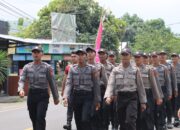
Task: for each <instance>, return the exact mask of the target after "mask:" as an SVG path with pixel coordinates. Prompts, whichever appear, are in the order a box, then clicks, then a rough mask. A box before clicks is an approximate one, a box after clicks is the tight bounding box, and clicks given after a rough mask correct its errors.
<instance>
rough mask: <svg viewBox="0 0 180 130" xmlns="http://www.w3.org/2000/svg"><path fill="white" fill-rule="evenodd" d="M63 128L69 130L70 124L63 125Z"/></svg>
mask: <svg viewBox="0 0 180 130" xmlns="http://www.w3.org/2000/svg"><path fill="white" fill-rule="evenodd" d="M63 128H64V129H66V130H71V122H67V124H66V125H64V126H63Z"/></svg>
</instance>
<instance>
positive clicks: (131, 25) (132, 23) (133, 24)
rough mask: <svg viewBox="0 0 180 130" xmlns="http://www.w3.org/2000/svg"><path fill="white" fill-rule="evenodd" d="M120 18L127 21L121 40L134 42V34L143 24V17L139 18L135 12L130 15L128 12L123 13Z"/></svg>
mask: <svg viewBox="0 0 180 130" xmlns="http://www.w3.org/2000/svg"><path fill="white" fill-rule="evenodd" d="M121 19H122V20H124V21H125V22H126V23H127V25H126V30H125V33H124V36H123V39H122V41H125V42H129V43H134V42H135V36H136V34H137V33H138V32H139V31H140V30H141V29H142V27H143V25H144V21H143V19H141V18H139V17H138V16H137V15H136V14H134V15H132V16H130V15H129V14H128V13H126V14H124V15H123V16H122V17H121Z"/></svg>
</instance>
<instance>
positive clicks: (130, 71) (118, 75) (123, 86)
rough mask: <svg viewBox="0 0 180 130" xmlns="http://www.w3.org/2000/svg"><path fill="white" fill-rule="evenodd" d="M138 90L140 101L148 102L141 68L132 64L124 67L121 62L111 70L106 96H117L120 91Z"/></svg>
mask: <svg viewBox="0 0 180 130" xmlns="http://www.w3.org/2000/svg"><path fill="white" fill-rule="evenodd" d="M136 91H137V92H138V96H139V99H140V102H141V103H146V102H147V98H146V92H145V88H144V85H143V81H142V77H141V74H140V71H139V69H138V68H137V67H136V66H133V65H131V64H130V65H129V66H128V67H127V68H124V67H123V66H122V64H120V65H119V66H118V67H115V68H114V69H113V70H112V72H111V75H110V77H109V80H108V85H107V89H106V92H105V96H104V98H107V97H112V96H117V94H118V92H136Z"/></svg>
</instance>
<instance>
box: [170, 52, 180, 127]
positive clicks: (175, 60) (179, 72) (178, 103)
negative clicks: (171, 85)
mask: <svg viewBox="0 0 180 130" xmlns="http://www.w3.org/2000/svg"><path fill="white" fill-rule="evenodd" d="M171 59H172V65H173V67H174V68H175V73H176V78H177V87H178V93H177V97H175V98H174V101H173V108H174V109H175V113H174V116H175V119H174V126H175V127H177V128H180V117H178V116H177V112H178V110H179V109H180V62H179V55H178V54H177V53H172V54H171Z"/></svg>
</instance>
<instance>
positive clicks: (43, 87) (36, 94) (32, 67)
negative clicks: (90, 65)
mask: <svg viewBox="0 0 180 130" xmlns="http://www.w3.org/2000/svg"><path fill="white" fill-rule="evenodd" d="M42 56H43V50H42V48H41V47H39V46H36V47H34V48H33V49H32V57H33V59H34V61H33V62H31V63H28V64H27V65H25V66H24V68H23V72H22V75H21V76H20V79H19V82H18V92H19V96H20V97H24V95H25V92H24V84H25V81H26V80H27V81H28V83H29V92H28V98H27V106H28V110H29V116H30V118H31V121H32V124H33V130H45V127H46V120H45V117H46V111H47V108H48V103H49V93H48V84H49V86H50V89H51V91H52V94H53V99H54V104H55V105H57V104H58V103H59V94H58V90H57V87H56V83H55V78H54V75H53V70H52V68H51V66H50V65H49V64H47V63H45V62H42V61H41V58H42Z"/></svg>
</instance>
